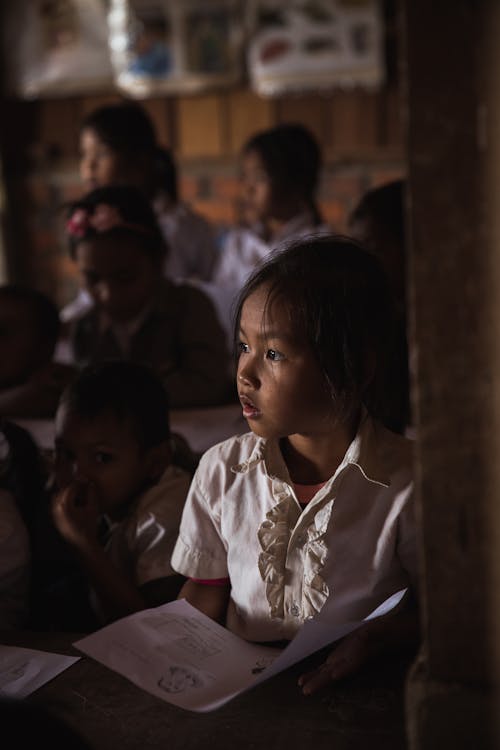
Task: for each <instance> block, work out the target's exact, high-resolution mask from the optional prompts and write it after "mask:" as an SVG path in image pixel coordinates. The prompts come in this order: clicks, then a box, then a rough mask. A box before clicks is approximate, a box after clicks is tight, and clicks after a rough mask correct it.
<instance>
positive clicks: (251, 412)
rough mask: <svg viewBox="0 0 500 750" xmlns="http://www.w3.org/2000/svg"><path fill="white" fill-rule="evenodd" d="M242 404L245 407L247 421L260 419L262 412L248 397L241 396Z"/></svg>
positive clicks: (244, 412)
mask: <svg viewBox="0 0 500 750" xmlns="http://www.w3.org/2000/svg"><path fill="white" fill-rule="evenodd" d="M240 402H241V405H242V407H243V416H244V418H245V419H258V417H260V416H261V414H262V412H261V411H260V409H258V408H257V407H256V406H255V404H254V403H253V402H252V401H250V399H249V398H247V397H246V396H242V395H240Z"/></svg>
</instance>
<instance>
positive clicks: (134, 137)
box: [80, 102, 179, 203]
mask: <svg viewBox="0 0 500 750" xmlns="http://www.w3.org/2000/svg"><path fill="white" fill-rule="evenodd" d="M86 129H88V130H93V131H94V132H95V133H96V135H97V136H98V138H99V140H101V141H102V142H103V143H105V144H106V145H107V146H108V147H109V148H110V149H111V150H112V151H115V152H116V153H117V154H119V155H121V156H123V157H125V158H126V159H129V160H132V161H133V162H134V163H139V160H141V161H140V163H141V165H142V167H143V168H144V170H145V171H146V173H147V172H149V173H150V174H149V179H147V180H146V182H147V183H149V185H150V188H151V190H152V193H153V195H155V194H156V193H158V192H165V193H167V195H168V197H169V198H170V200H171V201H172V202H173V203H177V201H178V197H179V196H178V184H177V168H176V165H175V161H174V158H173V156H172V153H171V151H170V150H169V149H166V148H162V147H160V146H159V145H158V143H157V141H156V133H155V128H154V124H153V122H152V120H151V118H150V116H149V115H148V113H147V112H146V110H145V109H143V107H141V106H140V105H139V104H136V103H133V102H121V103H118V104H108V105H105V106H104V107H99V108H98V109H95V110H93V111H92V112H90V114H88V115H87V116H86V117H85V119H84V120H83V122H82V124H81V127H80V130H86Z"/></svg>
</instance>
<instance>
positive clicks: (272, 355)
mask: <svg viewBox="0 0 500 750" xmlns="http://www.w3.org/2000/svg"><path fill="white" fill-rule="evenodd" d="M266 357H267V358H268V359H271V360H272V361H273V362H280V361H281V360H282V359H285V355H284V354H282V353H281V352H278V351H276V349H268V350H267V352H266Z"/></svg>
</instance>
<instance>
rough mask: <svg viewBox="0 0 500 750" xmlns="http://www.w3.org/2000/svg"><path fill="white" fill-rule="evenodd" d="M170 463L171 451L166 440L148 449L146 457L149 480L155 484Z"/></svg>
mask: <svg viewBox="0 0 500 750" xmlns="http://www.w3.org/2000/svg"><path fill="white" fill-rule="evenodd" d="M171 463H172V449H171V447H170V443H169V441H168V440H165V441H164V442H163V443H160V444H159V445H155V446H154V448H149V450H148V455H147V474H148V476H149V478H150V479H151V480H152V481H154V482H157V481H158V480H159V478H160V477H161V475H162V474H163V472H164V471H165V469H166V468H167V466H169V465H170V464H171Z"/></svg>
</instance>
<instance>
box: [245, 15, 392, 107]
mask: <svg viewBox="0 0 500 750" xmlns="http://www.w3.org/2000/svg"><path fill="white" fill-rule="evenodd" d="M249 22H250V25H251V32H250V39H249V44H248V48H247V64H248V72H249V78H250V84H251V86H252V88H253V89H254V91H255V92H256V93H257V94H259V95H261V96H269V97H272V96H279V95H282V94H288V93H294V92H297V93H305V92H311V91H312V92H317V91H319V90H328V89H334V88H339V87H341V88H353V87H363V88H368V89H371V90H374V89H378V88H379V87H380V86H381V85H382V84H383V82H384V77H385V72H384V61H383V60H384V58H383V21H382V9H381V7H380V2H379V0H252V3H251V7H250V21H249Z"/></svg>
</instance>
